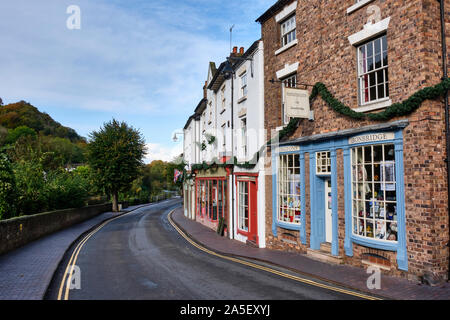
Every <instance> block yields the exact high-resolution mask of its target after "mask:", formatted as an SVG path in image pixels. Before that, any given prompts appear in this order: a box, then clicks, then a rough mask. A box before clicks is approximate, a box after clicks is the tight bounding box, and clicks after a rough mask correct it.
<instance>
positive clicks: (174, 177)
mask: <svg viewBox="0 0 450 320" xmlns="http://www.w3.org/2000/svg"><path fill="white" fill-rule="evenodd" d="M182 174H183V173H182V172H181V171H179V170H177V169H175V172H174V174H173V183H175V182H177V180H178V179H179V178H180V176H181V175H182Z"/></svg>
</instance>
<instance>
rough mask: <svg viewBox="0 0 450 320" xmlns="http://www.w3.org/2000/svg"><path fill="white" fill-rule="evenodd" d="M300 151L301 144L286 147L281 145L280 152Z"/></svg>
mask: <svg viewBox="0 0 450 320" xmlns="http://www.w3.org/2000/svg"><path fill="white" fill-rule="evenodd" d="M296 151H300V147H299V146H285V147H279V148H278V152H280V153H281V152H296Z"/></svg>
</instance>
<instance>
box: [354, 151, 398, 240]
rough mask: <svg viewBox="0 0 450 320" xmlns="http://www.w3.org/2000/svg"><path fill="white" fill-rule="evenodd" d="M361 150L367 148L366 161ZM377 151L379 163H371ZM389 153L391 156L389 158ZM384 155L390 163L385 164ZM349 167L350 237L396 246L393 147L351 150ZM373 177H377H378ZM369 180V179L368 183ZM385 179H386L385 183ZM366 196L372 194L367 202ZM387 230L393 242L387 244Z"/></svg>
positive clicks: (364, 152) (395, 182) (396, 199)
mask: <svg viewBox="0 0 450 320" xmlns="http://www.w3.org/2000/svg"><path fill="white" fill-rule="evenodd" d="M365 148H370V160H369V159H365V157H366V149H365ZM380 149H381V158H380V159H379V161H374V150H375V151H378V152H379V151H380ZM387 150H389V151H387ZM390 152H392V155H391V154H390ZM387 154H388V155H389V156H390V159H388V160H386V155H387ZM351 163H352V173H351V175H352V176H351V180H352V192H351V194H352V234H353V235H354V236H358V237H361V238H364V239H370V240H375V241H382V242H385V243H397V242H398V224H399V221H398V219H397V217H398V213H397V214H395V213H396V212H392V211H391V210H393V211H395V210H396V207H397V206H398V205H397V202H398V196H399V195H398V194H397V181H396V175H395V172H396V170H397V168H396V165H395V146H394V144H392V143H384V144H383V143H381V144H374V145H364V146H359V147H354V148H352V150H351ZM377 166H379V170H378V169H376V168H377ZM367 168H370V169H371V170H372V172H369V171H368V170H367ZM388 168H389V170H388ZM377 173H379V176H378V175H377ZM370 177H371V179H369V178H370ZM386 177H388V178H390V179H386ZM376 186H378V187H379V189H377V187H376ZM375 190H378V191H383V195H382V196H380V195H378V194H377V198H375V192H376V191H375ZM388 192H389V196H388ZM368 193H372V196H369V198H367V194H368ZM359 194H360V195H361V198H360V197H359ZM393 194H394V195H395V200H392V199H393V197H392V195H393ZM367 206H369V212H367ZM360 209H361V210H360ZM391 213H392V219H388V215H389V216H390V214H391ZM377 215H378V217H377ZM361 222H362V228H361ZM369 226H371V228H370V229H368V227H369ZM388 226H389V230H390V231H391V234H394V232H395V237H396V239H395V240H387V238H388V237H389V235H390V234H388V232H389V230H388ZM369 231H370V232H369ZM369 234H370V235H369ZM381 234H383V237H378V236H379V235H381Z"/></svg>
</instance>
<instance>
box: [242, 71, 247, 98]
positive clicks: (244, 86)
mask: <svg viewBox="0 0 450 320" xmlns="http://www.w3.org/2000/svg"><path fill="white" fill-rule="evenodd" d="M247 92H248V88H247V72H245V73H244V74H242V75H241V97H245V96H247Z"/></svg>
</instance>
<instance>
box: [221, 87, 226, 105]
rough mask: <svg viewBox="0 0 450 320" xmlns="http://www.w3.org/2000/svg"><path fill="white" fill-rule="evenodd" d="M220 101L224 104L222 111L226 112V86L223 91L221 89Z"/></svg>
mask: <svg viewBox="0 0 450 320" xmlns="http://www.w3.org/2000/svg"><path fill="white" fill-rule="evenodd" d="M220 100H221V102H222V110H224V109H225V103H226V99H225V86H223V87H222V89H220Z"/></svg>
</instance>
